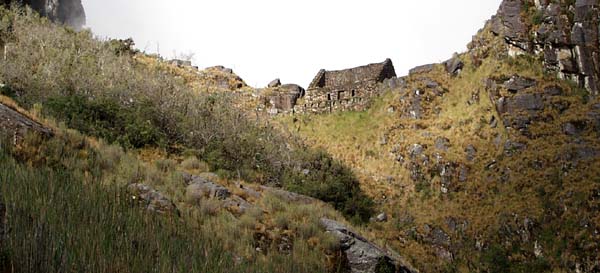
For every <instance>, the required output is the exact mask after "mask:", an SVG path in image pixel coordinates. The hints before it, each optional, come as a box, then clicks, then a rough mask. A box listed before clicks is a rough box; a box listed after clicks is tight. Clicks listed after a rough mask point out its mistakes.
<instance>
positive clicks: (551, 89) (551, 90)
mask: <svg viewBox="0 0 600 273" xmlns="http://www.w3.org/2000/svg"><path fill="white" fill-rule="evenodd" d="M562 94H563V90H562V88H561V87H560V86H556V85H553V86H548V87H546V88H544V95H546V96H561V95H562Z"/></svg>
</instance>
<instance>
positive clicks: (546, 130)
mask: <svg viewBox="0 0 600 273" xmlns="http://www.w3.org/2000/svg"><path fill="white" fill-rule="evenodd" d="M598 16H599V15H598V3H597V2H596V1H561V2H558V1H535V3H534V1H516V0H515V1H510V0H506V1H504V2H503V3H502V5H501V7H500V9H499V13H498V15H496V16H494V17H493V18H492V19H491V20H490V21H489V22H488V23H487V24H486V26H485V28H484V29H482V30H481V31H480V32H479V33H478V34H477V35H476V36H474V38H473V42H472V43H471V44H470V45H469V51H468V52H465V53H462V54H458V55H456V56H455V57H453V58H452V59H450V60H449V61H448V62H446V63H443V64H433V65H426V66H422V67H418V68H416V69H414V70H412V71H411V74H410V75H409V76H406V77H404V78H402V79H400V82H401V84H400V86H398V87H397V88H392V89H390V88H389V87H386V86H382V87H381V88H382V95H381V96H380V97H379V98H378V99H376V100H374V101H373V103H372V105H371V108H370V109H369V110H367V111H364V112H338V113H333V114H327V115H296V116H291V117H278V118H277V120H278V121H279V122H280V124H281V128H283V129H284V130H286V131H288V132H289V133H290V134H296V135H300V136H302V137H303V139H305V140H306V141H307V142H309V143H312V144H313V146H315V147H323V148H325V149H326V150H327V151H328V152H330V153H331V154H333V155H334V157H335V158H337V159H340V160H342V162H344V163H345V164H347V165H348V166H351V167H352V169H353V171H354V172H355V173H356V174H357V176H358V177H359V180H360V181H361V187H362V188H363V189H364V190H365V191H366V192H367V193H368V194H369V195H370V196H371V197H372V198H374V199H375V201H376V203H377V204H378V205H379V208H381V210H382V211H384V212H385V213H386V214H387V217H386V218H387V219H385V220H384V221H381V222H375V223H373V224H371V225H370V230H371V231H372V233H373V234H375V235H374V236H375V237H377V238H379V239H380V240H381V241H380V242H381V243H383V242H386V243H387V244H389V245H390V246H392V248H394V249H395V250H397V251H399V252H400V253H403V254H405V255H406V256H408V257H410V258H411V259H412V261H413V263H414V264H415V266H417V267H418V268H420V269H421V270H423V271H424V272H440V271H450V272H452V271H460V272H478V271H483V272H548V271H554V272H573V271H577V272H596V271H598V270H600V255H599V254H598V253H600V245H599V244H598V242H599V241H598V240H599V239H600V218H599V214H598V209H599V208H600V207H599V206H600V195H599V193H600V179H599V177H600V169H599V168H598V167H600V141H599V136H600V131H599V130H600V123H599V122H600V120H599V117H600V101H599V100H598V98H597V95H596V94H597V87H596V86H597V82H598V76H599V72H598V67H599V66H598V64H599V62H598V54H599V53H600V52H599V51H598Z"/></svg>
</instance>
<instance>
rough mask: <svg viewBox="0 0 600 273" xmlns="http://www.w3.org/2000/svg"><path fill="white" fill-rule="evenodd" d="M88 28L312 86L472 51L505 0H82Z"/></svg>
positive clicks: (252, 79) (261, 78)
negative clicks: (363, 70) (318, 78)
mask: <svg viewBox="0 0 600 273" xmlns="http://www.w3.org/2000/svg"><path fill="white" fill-rule="evenodd" d="M83 5H84V7H85V10H86V14H87V27H89V28H91V29H92V31H93V32H94V33H95V34H96V35H98V36H99V37H102V38H107V37H110V38H128V37H131V38H133V39H134V40H135V42H136V46H137V47H138V48H139V49H141V50H143V51H146V52H148V53H156V52H158V53H160V54H161V55H162V56H163V57H165V58H173V57H176V56H182V55H188V54H190V53H193V54H194V58H193V61H194V64H195V65H198V66H200V67H201V68H203V67H208V66H213V65H224V66H226V67H231V68H233V69H234V71H235V72H236V73H237V74H238V75H240V76H241V77H242V78H243V79H244V80H245V81H246V82H247V83H248V84H250V85H252V86H255V87H262V86H265V85H266V84H267V83H268V82H269V81H271V80H272V79H274V78H281V80H282V82H284V83H297V84H300V85H302V86H305V87H306V86H307V85H308V84H309V83H310V81H311V80H312V78H313V77H314V75H315V74H316V73H317V72H318V70H319V69H321V68H325V69H327V70H335V69H344V68H350V67H354V66H360V65H364V64H368V63H374V62H382V61H383V60H385V59H386V58H391V59H392V61H393V62H394V66H395V67H396V72H397V74H399V75H405V74H407V72H408V69H410V68H411V67H414V66H417V65H421V64H426V63H432V62H441V61H444V60H445V59H448V58H450V57H451V56H452V53H454V52H460V51H464V50H466V45H467V43H468V42H469V41H470V40H471V37H472V36H473V35H474V34H475V33H476V32H477V30H479V29H480V28H481V27H483V24H484V22H485V20H487V19H489V18H490V17H491V16H492V15H493V14H494V13H495V12H496V10H497V9H498V6H499V5H500V0H454V1H448V0H420V1H401V0H369V1H364V0H327V1H324V0H302V1H287V0H255V1H248V0H219V1H205V0H200V1H195V0H169V1H166V0H125V1H123V0H83Z"/></svg>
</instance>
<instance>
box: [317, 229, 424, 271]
mask: <svg viewBox="0 0 600 273" xmlns="http://www.w3.org/2000/svg"><path fill="white" fill-rule="evenodd" d="M321 225H322V226H323V227H324V228H325V230H326V231H327V232H329V233H331V234H332V235H333V236H335V238H337V239H338V240H339V243H340V248H341V250H342V251H343V252H344V254H345V256H346V259H347V261H348V266H349V268H350V271H351V272H352V273H375V272H395V273H412V272H417V271H416V270H415V269H413V268H412V266H410V265H408V264H407V263H406V262H404V261H403V259H402V258H401V257H399V256H398V255H397V254H393V253H391V252H389V251H386V250H384V249H382V248H380V247H378V246H376V245H375V244H373V243H371V242H369V241H368V240H367V239H365V238H364V237H362V236H360V235H359V234H358V233H356V232H354V231H352V230H351V229H349V228H348V227H346V226H344V225H343V224H341V223H339V222H336V221H334V220H330V219H326V218H322V219H321Z"/></svg>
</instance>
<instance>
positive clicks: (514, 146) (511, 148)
mask: <svg viewBox="0 0 600 273" xmlns="http://www.w3.org/2000/svg"><path fill="white" fill-rule="evenodd" d="M525 148H527V145H526V144H523V143H520V142H515V141H511V140H507V141H506V143H504V154H505V155H507V156H512V155H513V154H514V153H516V152H520V151H522V150H524V149H525Z"/></svg>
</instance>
